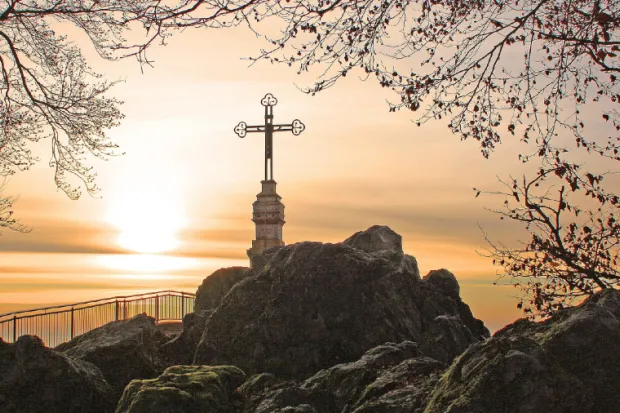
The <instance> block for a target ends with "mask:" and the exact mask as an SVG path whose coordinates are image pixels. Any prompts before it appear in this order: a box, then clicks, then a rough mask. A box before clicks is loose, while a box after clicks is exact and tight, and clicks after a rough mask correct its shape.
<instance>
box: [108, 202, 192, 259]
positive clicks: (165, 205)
mask: <svg viewBox="0 0 620 413" xmlns="http://www.w3.org/2000/svg"><path fill="white" fill-rule="evenodd" d="M107 220H108V222H110V223H111V224H112V225H114V226H115V227H117V228H118V229H119V232H120V233H119V236H118V239H117V242H118V244H119V245H120V246H121V247H123V248H126V249H129V250H132V251H135V252H138V253H144V254H156V253H161V252H166V251H171V250H174V249H175V248H177V247H178V246H179V245H180V241H179V239H178V232H179V230H181V229H182V228H183V226H184V225H185V223H186V222H185V221H186V217H185V211H184V206H183V204H182V202H181V200H180V198H179V197H178V196H172V195H171V194H166V193H163V192H161V191H160V192H157V191H142V192H134V193H132V194H130V195H127V196H123V197H121V199H119V200H117V201H116V202H114V203H112V204H111V205H110V207H109V211H108V215H107Z"/></svg>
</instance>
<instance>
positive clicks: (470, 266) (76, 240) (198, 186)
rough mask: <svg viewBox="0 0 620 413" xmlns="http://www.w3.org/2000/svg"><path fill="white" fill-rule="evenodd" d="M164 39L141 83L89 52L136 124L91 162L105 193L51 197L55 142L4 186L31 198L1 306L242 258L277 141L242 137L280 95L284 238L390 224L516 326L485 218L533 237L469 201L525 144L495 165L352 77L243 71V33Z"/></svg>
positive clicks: (190, 273) (75, 295) (254, 46)
mask: <svg viewBox="0 0 620 413" xmlns="http://www.w3.org/2000/svg"><path fill="white" fill-rule="evenodd" d="M77 41H78V42H80V41H81V40H80V39H77ZM169 43H170V44H169V46H168V47H163V48H162V47H158V48H155V49H154V50H153V51H152V53H151V58H153V60H155V68H154V69H150V68H147V69H145V72H144V74H142V73H141V71H140V68H139V66H138V64H137V63H136V62H135V61H121V62H104V61H101V60H99V59H97V58H96V56H94V54H93V53H92V51H90V50H88V49H86V55H87V56H88V57H89V58H90V59H91V64H92V66H93V67H94V68H95V69H96V70H98V71H99V72H101V73H103V74H105V76H106V78H108V79H116V78H123V79H125V82H124V83H122V84H120V85H118V86H117V87H115V88H114V89H113V91H112V95H114V96H116V97H118V98H120V99H122V100H124V101H125V104H124V105H123V108H122V110H123V112H124V113H125V115H126V118H125V119H124V121H123V123H122V125H121V126H120V127H119V128H116V129H115V130H112V131H111V132H110V135H111V136H112V137H113V138H114V140H115V141H116V142H117V143H119V144H120V145H121V148H122V150H124V151H125V152H126V154H125V155H124V156H122V157H118V158H114V159H112V160H110V161H109V162H100V161H95V160H93V164H94V165H95V166H96V168H97V171H98V183H99V186H101V187H102V191H101V193H100V197H97V198H91V197H88V196H85V197H83V198H82V199H80V200H79V201H76V202H73V201H70V200H69V199H68V198H67V197H66V196H65V195H64V194H63V193H61V192H59V191H57V190H56V189H55V187H54V184H53V175H52V171H51V170H50V169H49V168H48V167H47V159H48V157H49V148H48V146H47V145H48V144H49V142H46V141H42V142H41V143H40V144H39V145H37V147H36V148H35V150H36V151H38V153H39V154H40V156H41V160H42V161H41V162H40V163H39V164H38V165H37V166H36V167H35V168H33V169H32V170H30V171H28V172H24V173H21V174H18V175H16V176H14V177H12V178H11V179H10V181H9V182H8V184H7V188H6V193H7V194H15V195H19V201H18V202H17V204H16V210H17V212H18V214H19V216H20V217H21V219H22V222H23V223H25V224H27V225H29V226H30V227H32V228H33V231H32V232H31V233H29V234H18V233H11V232H8V231H5V232H4V233H3V234H2V236H1V237H0V259H1V262H2V264H1V265H0V272H1V273H2V277H1V278H0V313H1V312H4V311H9V310H10V309H13V308H17V306H19V305H42V304H48V303H55V302H69V301H78V300H84V299H89V298H96V297H104V296H107V295H112V294H118V293H127V292H134V291H138V290H140V291H144V290H153V289H168V288H175V289H183V290H186V291H195V289H196V287H197V286H198V285H199V284H200V282H201V281H202V279H203V278H204V277H205V276H207V275H208V274H210V272H212V271H214V270H215V269H217V268H219V267H222V266H230V265H246V264H247V258H246V255H245V250H246V249H247V248H248V247H249V246H250V243H251V240H252V238H253V235H254V229H253V223H252V222H251V221H250V218H251V205H252V202H253V201H254V200H255V195H256V193H257V192H259V190H260V180H261V178H262V173H263V145H264V143H263V138H262V137H261V136H260V135H250V136H248V137H247V138H245V139H239V138H238V137H237V136H236V135H235V134H234V133H233V127H234V126H235V125H236V124H237V123H238V122H239V121H241V120H244V121H246V122H248V123H249V124H256V123H260V122H262V116H263V113H262V106H261V105H260V99H261V98H262V96H263V95H264V94H265V93H267V92H271V93H273V94H274V95H275V96H276V97H277V98H278V100H279V103H278V105H277V106H276V107H275V110H274V112H275V121H276V123H278V122H280V123H285V122H286V123H288V122H290V121H292V120H293V119H295V118H299V119H301V120H302V121H303V122H304V123H305V124H306V131H305V132H304V133H303V134H302V135H301V136H298V137H295V136H293V135H292V134H284V133H282V134H276V137H275V155H274V157H275V159H274V164H275V178H276V180H277V182H278V192H279V194H280V195H281V196H282V197H283V202H284V204H285V205H286V221H287V224H286V225H285V227H284V240H285V242H287V243H294V242H298V241H303V240H318V241H325V242H337V241H342V240H344V239H345V238H347V237H348V236H350V235H351V234H352V233H354V232H356V231H359V230H363V229H366V228H367V227H369V226H371V225H373V224H383V225H389V226H390V227H392V229H394V230H395V231H396V232H398V233H400V234H401V235H402V236H403V241H404V247H405V250H406V252H407V253H409V254H411V255H414V256H415V257H416V258H417V260H418V262H419V265H420V270H421V273H422V274H423V275H424V274H426V273H427V272H428V271H429V270H431V269H437V268H441V267H444V268H447V269H449V270H451V271H452V272H454V273H455V275H456V276H457V278H458V279H459V281H460V283H461V293H462V296H463V298H464V300H465V301H466V302H467V303H468V304H469V305H470V306H471V307H472V309H473V311H474V314H475V315H476V316H477V317H479V318H481V319H483V320H484V321H485V323H486V324H487V325H488V326H489V328H490V329H492V330H495V329H497V328H500V327H502V326H503V325H505V324H506V323H508V322H511V321H512V320H514V319H515V318H516V317H518V316H519V313H518V312H517V310H516V309H515V304H516V301H515V300H514V299H513V298H510V296H512V295H514V294H516V291H513V290H512V289H511V288H507V287H496V286H493V285H492V282H493V281H494V280H495V279H496V276H495V268H494V267H493V266H492V265H491V264H490V262H489V261H488V260H487V259H485V258H482V257H480V256H479V254H478V253H477V252H476V250H481V249H482V248H483V247H484V239H483V234H482V231H481V230H480V228H479V227H478V225H479V224H480V225H482V226H483V227H484V229H485V230H486V231H487V232H489V233H490V234H491V235H493V236H495V237H496V238H501V239H503V240H507V241H515V240H516V239H517V238H518V237H519V236H522V235H523V234H522V233H521V232H519V229H518V228H516V227H514V226H512V227H510V226H509V225H507V224H501V225H500V221H499V219H498V218H497V217H496V216H494V215H493V214H491V213H489V212H487V211H485V210H484V207H485V206H491V207H499V206H500V204H501V201H500V200H499V199H493V198H483V197H480V198H477V199H476V198H474V192H473V191H472V187H474V186H475V187H482V188H485V187H486V188H491V187H494V186H495V185H496V175H497V174H499V175H502V174H504V172H505V171H510V172H513V173H514V172H515V171H518V170H519V167H520V165H519V162H518V160H517V153H518V152H517V151H518V144H517V143H507V144H504V145H502V146H501V147H500V148H499V150H498V151H497V153H496V154H495V155H494V156H493V157H492V159H490V160H485V159H483V157H482V156H481V155H480V153H479V151H478V148H477V146H476V144H475V143H474V142H460V141H459V139H458V138H457V137H455V136H452V135H451V134H450V132H449V130H448V128H447V127H446V125H445V123H442V122H439V121H438V122H434V123H429V124H427V125H425V126H423V127H422V128H418V127H416V126H415V125H414V123H413V122H412V117H411V114H410V113H405V112H402V113H396V114H394V113H388V107H387V104H386V99H389V98H391V97H392V96H391V95H390V93H389V92H388V91H386V90H385V89H381V88H380V87H379V86H378V85H377V84H376V83H374V82H372V81H370V82H362V81H361V80H360V79H359V78H357V77H356V76H349V77H347V78H346V81H344V82H342V83H339V84H337V85H336V86H335V87H334V88H333V89H330V90H328V91H326V92H324V93H321V94H319V95H318V96H315V97H311V96H307V95H305V94H303V93H301V92H299V91H298V89H297V86H303V85H305V84H308V81H309V80H310V79H311V78H310V77H305V78H302V77H299V76H296V75H295V72H294V70H291V69H288V68H286V67H282V66H272V65H269V64H266V63H265V64H259V65H255V66H253V67H251V68H248V62H247V61H243V60H240V57H244V56H249V55H251V54H252V53H253V52H256V51H257V50H258V48H259V47H260V42H259V41H258V40H257V39H255V38H254V36H253V35H251V34H249V33H247V32H245V31H243V30H228V31H222V32H204V31H189V32H185V33H182V34H181V35H178V36H176V37H174V38H172V40H171V41H170V42H169ZM139 252H150V254H139Z"/></svg>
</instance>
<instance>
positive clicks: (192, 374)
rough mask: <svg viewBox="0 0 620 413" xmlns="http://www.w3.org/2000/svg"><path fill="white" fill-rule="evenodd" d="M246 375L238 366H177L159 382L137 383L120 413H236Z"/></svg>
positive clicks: (127, 391)
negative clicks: (240, 388) (238, 390)
mask: <svg viewBox="0 0 620 413" xmlns="http://www.w3.org/2000/svg"><path fill="white" fill-rule="evenodd" d="M244 379H245V373H243V371H241V370H240V369H238V368H237V367H234V366H173V367H169V368H167V369H166V370H165V371H164V373H163V374H162V375H161V376H159V377H157V378H156V379H149V380H133V381H132V382H131V383H129V385H128V386H127V387H126V388H125V391H124V392H123V396H122V398H121V400H120V401H119V403H118V406H117V408H116V413H143V412H144V413H147V412H148V413H177V412H178V413H184V412H213V413H216V412H217V413H228V412H233V411H236V409H237V407H238V406H239V404H240V402H241V401H240V400H239V397H238V396H237V394H236V393H235V389H236V388H237V387H238V386H239V385H240V384H241V383H243V381H244Z"/></svg>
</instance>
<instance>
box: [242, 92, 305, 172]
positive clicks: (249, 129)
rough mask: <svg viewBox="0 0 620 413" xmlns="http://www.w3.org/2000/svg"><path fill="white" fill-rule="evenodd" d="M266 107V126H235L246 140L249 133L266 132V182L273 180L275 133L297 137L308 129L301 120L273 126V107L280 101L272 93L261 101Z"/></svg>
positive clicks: (245, 124) (243, 123) (243, 124)
mask: <svg viewBox="0 0 620 413" xmlns="http://www.w3.org/2000/svg"><path fill="white" fill-rule="evenodd" d="M260 103H261V105H263V106H264V107H265V124H264V125H252V126H248V124H247V123H245V122H239V124H238V125H237V126H235V129H234V131H235V133H236V134H237V135H238V136H239V137H240V138H245V136H246V135H247V134H248V133H253V132H265V181H271V180H273V132H293V135H295V136H297V135H299V134H300V133H302V132H303V131H304V129H306V125H304V124H303V123H302V122H301V121H300V120H299V119H295V120H294V121H293V122H292V123H289V124H286V125H274V124H273V107H274V106H275V105H277V104H278V99H276V98H275V96H273V95H272V94H271V93H267V94H266V95H265V97H264V98H262V99H261V101H260Z"/></svg>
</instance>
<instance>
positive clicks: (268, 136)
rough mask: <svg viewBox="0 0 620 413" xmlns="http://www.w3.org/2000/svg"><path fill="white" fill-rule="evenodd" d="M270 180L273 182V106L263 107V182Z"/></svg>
mask: <svg viewBox="0 0 620 413" xmlns="http://www.w3.org/2000/svg"><path fill="white" fill-rule="evenodd" d="M267 168H269V173H267V170H268V169H267ZM271 180H273V106H265V181H271Z"/></svg>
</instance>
